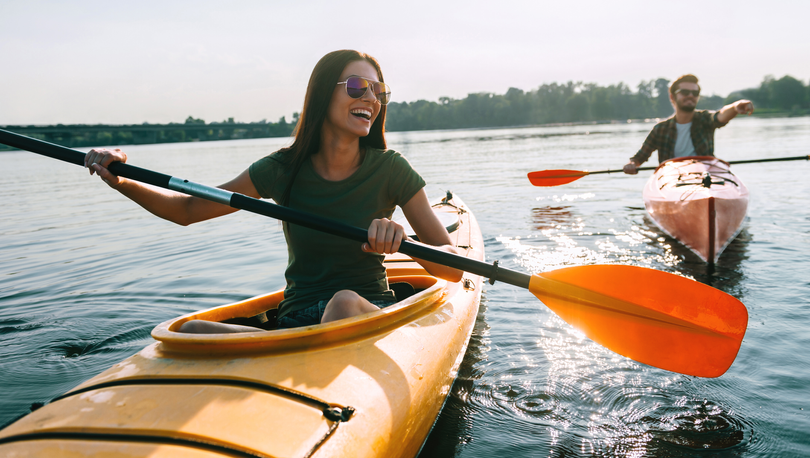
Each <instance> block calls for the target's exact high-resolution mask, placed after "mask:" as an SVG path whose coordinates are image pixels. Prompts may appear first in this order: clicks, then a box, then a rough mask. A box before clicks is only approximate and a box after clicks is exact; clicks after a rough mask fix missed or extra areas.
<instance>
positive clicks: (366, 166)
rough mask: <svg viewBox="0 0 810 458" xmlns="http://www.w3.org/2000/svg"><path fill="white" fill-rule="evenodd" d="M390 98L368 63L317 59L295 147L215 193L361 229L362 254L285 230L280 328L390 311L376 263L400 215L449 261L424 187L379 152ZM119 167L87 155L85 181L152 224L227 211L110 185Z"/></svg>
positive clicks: (108, 156)
mask: <svg viewBox="0 0 810 458" xmlns="http://www.w3.org/2000/svg"><path fill="white" fill-rule="evenodd" d="M389 97H390V88H389V87H388V86H387V85H386V84H385V83H383V76H382V71H381V70H380V66H379V64H378V63H377V61H376V60H375V59H374V58H373V57H371V56H369V55H367V54H363V53H359V52H357V51H350V50H343V51H334V52H331V53H329V54H327V55H326V56H324V57H323V58H322V59H321V60H320V61H319V62H318V64H317V65H316V66H315V69H314V70H313V71H312V75H311V76H310V80H309V85H308V87H307V93H306V97H305V99H304V108H303V110H302V111H301V115H300V119H299V122H298V126H297V127H296V133H295V140H294V142H293V144H292V145H291V146H290V147H289V148H283V149H281V150H279V151H276V152H275V153H273V154H271V155H269V156H267V157H265V158H262V159H260V160H258V161H256V162H255V163H253V164H252V165H251V166H250V167H249V168H248V169H247V170H245V171H244V172H242V173H241V174H240V175H239V176H237V177H236V178H234V179H233V180H231V181H229V182H227V183H225V184H223V185H221V186H220V188H223V189H226V190H229V191H232V192H237V193H241V194H244V195H247V196H251V197H255V198H260V197H261V198H272V199H274V200H275V201H276V202H278V203H280V204H281V205H285V206H289V207H290V208H295V209H298V210H303V211H307V212H311V213H316V214H319V215H322V216H326V217H329V218H334V219H338V220H341V221H343V222H345V223H348V224H352V225H355V226H360V227H368V242H366V243H363V244H362V245H361V246H358V245H357V243H356V242H352V241H350V240H346V239H342V238H339V237H336V236H332V235H326V234H323V233H319V232H316V231H313V230H311V229H307V228H303V227H299V226H295V225H288V224H285V225H284V236H285V238H286V240H287V246H288V253H289V262H288V266H287V271H286V273H285V277H286V280H287V287H286V288H285V291H284V300H283V301H282V302H281V304H279V310H278V327H279V328H291V327H297V326H307V325H312V324H318V323H326V322H329V321H334V320H339V319H342V318H347V317H351V316H355V315H359V314H363V313H369V312H373V311H375V310H379V308H380V307H384V306H387V305H390V304H392V303H394V302H395V301H396V299H395V298H394V295H393V293H392V292H391V291H390V290H389V289H388V283H387V280H386V277H385V268H384V267H383V265H382V260H383V257H384V254H386V253H394V252H396V251H397V250H398V249H399V246H400V243H401V241H402V240H406V239H408V237H407V235H406V234H405V232H404V230H403V228H402V226H401V225H399V224H397V223H396V222H394V221H391V220H390V219H389V218H391V215H392V214H393V211H394V209H395V207H396V206H397V205H399V206H400V207H401V208H402V210H403V213H404V214H405V217H406V218H407V219H408V221H409V223H410V224H411V226H412V227H413V229H414V231H415V232H416V234H417V236H418V237H419V240H421V241H423V242H425V243H427V244H430V245H434V246H437V247H439V248H440V249H441V250H444V251H447V252H451V253H455V252H456V250H455V248H454V247H453V246H451V245H450V243H451V242H450V236H449V235H448V233H447V231H446V230H445V228H444V227H443V226H442V224H441V223H440V222H439V220H438V219H437V218H436V216H435V215H434V213H433V211H432V209H431V207H430V205H429V203H428V199H427V194H426V193H425V190H424V185H425V182H424V180H422V178H421V177H420V176H419V175H418V174H417V173H416V172H415V171H414V170H413V169H412V168H411V167H410V165H409V164H408V161H407V160H405V158H403V157H402V156H401V155H400V154H399V153H397V152H395V151H392V150H386V142H385V104H387V103H388V100H389ZM114 161H121V162H125V161H126V154H124V153H123V152H122V151H120V150H118V149H116V150H108V149H94V150H92V151H90V152H89V153H88V154H87V156H86V158H85V166H87V167H89V169H90V174H91V175H92V174H93V173H96V174H98V175H99V176H100V177H101V179H102V180H104V181H105V182H106V183H107V184H108V185H109V186H110V187H112V188H114V189H116V190H117V191H119V192H120V193H122V194H124V195H125V196H127V197H128V198H130V199H132V200H133V201H135V202H136V203H138V204H139V205H141V206H142V207H144V208H145V209H146V210H148V211H150V212H152V213H153V214H155V215H157V216H159V217H161V218H164V219H167V220H169V221H172V222H175V223H177V224H181V225H184V226H185V225H188V224H192V223H196V222H198V221H204V220H207V219H211V218H215V217H218V216H222V215H226V214H229V213H232V212H235V211H236V209H234V208H231V207H228V206H225V205H222V204H218V203H215V202H211V201H207V200H204V199H200V198H197V197H192V196H188V195H185V194H181V193H176V192H173V191H167V190H162V189H157V188H153V187H151V186H148V185H144V184H141V183H138V182H135V181H131V180H127V179H125V178H121V177H117V176H115V175H113V174H112V173H110V172H109V170H107V167H108V166H109V165H110V163H112V162H114ZM417 261H418V262H419V263H420V264H422V266H423V267H425V268H426V269H427V270H428V272H430V273H431V274H432V275H435V276H437V277H440V278H443V279H445V280H448V281H451V282H456V281H459V280H460V279H461V275H462V272H461V271H459V270H456V269H452V268H449V267H446V266H442V265H439V264H433V263H429V262H426V261H421V260H417ZM181 331H183V332H197V333H227V332H251V331H256V328H252V327H249V326H240V325H233V324H225V323H215V322H208V321H201V320H193V321H189V322H186V323H184V325H183V327H182V328H181Z"/></svg>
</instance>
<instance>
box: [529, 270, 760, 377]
mask: <svg viewBox="0 0 810 458" xmlns="http://www.w3.org/2000/svg"><path fill="white" fill-rule="evenodd" d="M529 290H530V291H531V292H532V293H533V294H534V295H535V296H537V298H538V299H540V300H541V301H543V303H544V304H546V305H547V306H548V307H549V308H550V309H552V310H553V311H554V312H555V313H556V314H557V315H559V316H560V318H562V319H563V320H565V321H566V322H568V323H570V324H571V325H573V326H574V327H575V328H577V329H579V330H580V331H582V332H583V333H584V334H585V335H586V336H588V337H589V338H590V339H592V340H593V341H594V342H596V343H599V344H600V345H603V346H604V347H606V348H609V349H611V350H613V351H615V352H616V353H619V354H620V355H623V356H627V357H628V358H631V359H633V360H636V361H638V362H641V363H644V364H648V365H650V366H655V367H659V368H661V369H666V370H668V371H673V372H678V373H681V374H687V375H695V376H698V377H719V376H720V375H722V374H723V373H725V372H726V370H728V368H729V367H730V366H731V363H732V362H734V358H736V357H737V352H738V351H739V349H740V344H741V343H742V339H743V336H744V335H745V330H746V327H747V326H748V311H747V310H746V308H745V305H743V303H742V302H740V301H738V300H737V299H735V298H734V297H732V296H730V295H728V294H726V293H724V292H722V291H720V290H717V289H715V288H712V287H710V286H708V285H704V284H703V283H699V282H696V281H694V280H690V279H688V278H685V277H681V276H678V275H674V274H670V273H666V272H661V271H658V270H655V269H647V268H644V267H636V266H623V265H599V266H579V267H568V268H563V269H558V270H554V271H551V272H546V273H542V274H539V275H534V276H532V279H531V281H530V283H529Z"/></svg>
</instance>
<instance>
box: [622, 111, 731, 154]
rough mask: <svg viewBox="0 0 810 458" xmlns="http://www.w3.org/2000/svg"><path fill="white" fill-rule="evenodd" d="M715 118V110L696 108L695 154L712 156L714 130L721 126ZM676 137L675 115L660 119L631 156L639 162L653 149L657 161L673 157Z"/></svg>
mask: <svg viewBox="0 0 810 458" xmlns="http://www.w3.org/2000/svg"><path fill="white" fill-rule="evenodd" d="M723 126H725V124H721V123H720V121H718V120H717V112H716V111H706V110H697V111H695V115H694V116H693V117H692V129H691V136H692V145H694V146H695V156H714V130H715V129H717V128H719V127H723ZM677 138H678V129H677V127H675V116H673V117H671V118H669V119H667V120H665V121H661V122H659V123H658V124H656V125H655V127H653V129H652V131H651V132H650V134H649V135H647V139H646V140H644V144H643V145H641V149H640V150H638V153H636V155H635V156H633V157H631V158H630V159H632V160H633V161H634V162H635V163H636V164H641V163H643V162H644V161H646V160H647V159H649V158H650V155H652V153H653V151H655V150H658V163H659V164H660V163H661V162H664V161H666V160H667V159H672V158H673V157H675V140H676V139H677Z"/></svg>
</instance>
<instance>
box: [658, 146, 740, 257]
mask: <svg viewBox="0 0 810 458" xmlns="http://www.w3.org/2000/svg"><path fill="white" fill-rule="evenodd" d="M642 196H643V198H644V206H645V207H646V209H647V213H648V214H649V215H650V218H652V220H653V221H654V222H655V224H656V225H657V226H658V227H659V228H661V230H662V231H664V232H665V233H666V234H667V235H669V236H671V237H672V238H674V239H676V240H678V241H679V242H681V243H682V244H684V245H686V247H688V248H689V249H690V250H692V251H693V252H694V253H695V254H697V255H698V256H699V257H700V258H701V259H702V260H703V261H705V262H707V263H710V264H713V263H714V262H715V261H717V258H718V257H719V256H720V253H722V252H723V250H724V249H725V248H726V246H728V244H729V243H730V242H731V241H732V240H734V238H735V237H736V236H737V234H738V233H739V232H740V230H741V229H742V223H743V221H744V220H745V214H746V212H747V210H748V188H746V187H745V184H743V182H742V181H740V179H739V178H738V177H737V176H735V175H734V174H733V173H732V172H731V170H730V166H729V164H728V163H727V162H725V161H723V160H720V159H717V158H715V157H711V156H689V157H680V158H675V159H670V160H668V161H665V162H662V163H661V165H659V166H658V168H657V169H656V170H655V173H654V174H653V176H652V177H650V179H649V180H648V181H647V184H646V185H645V186H644V192H643V194H642Z"/></svg>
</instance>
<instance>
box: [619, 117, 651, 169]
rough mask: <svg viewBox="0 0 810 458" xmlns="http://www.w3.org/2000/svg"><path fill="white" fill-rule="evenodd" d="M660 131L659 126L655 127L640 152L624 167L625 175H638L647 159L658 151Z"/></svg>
mask: <svg viewBox="0 0 810 458" xmlns="http://www.w3.org/2000/svg"><path fill="white" fill-rule="evenodd" d="M659 129H660V127H658V125H656V126H655V127H653V129H652V130H651V131H650V133H649V134H647V138H646V139H645V140H644V144H642V145H641V149H640V150H638V152H637V153H636V155H635V156H633V157H631V158H630V161H629V162H628V163H627V164H625V165H624V167H622V170H623V171H624V173H626V174H628V175H635V174H637V173H638V170H636V169H637V168H638V166H640V165H641V164H643V163H644V162H645V161H646V160H647V159H649V158H650V156H651V155H652V153H653V151H655V150H657V149H658V147H659V145H658V140H659V137H660V134H659V133H658V132H657V131H658V130H659Z"/></svg>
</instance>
